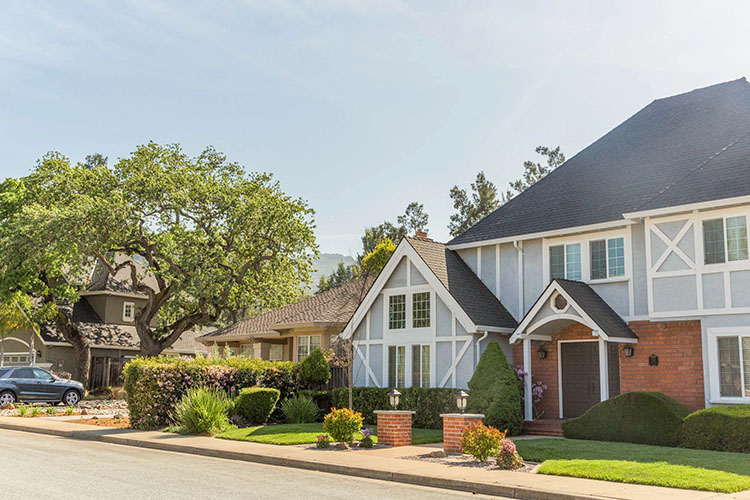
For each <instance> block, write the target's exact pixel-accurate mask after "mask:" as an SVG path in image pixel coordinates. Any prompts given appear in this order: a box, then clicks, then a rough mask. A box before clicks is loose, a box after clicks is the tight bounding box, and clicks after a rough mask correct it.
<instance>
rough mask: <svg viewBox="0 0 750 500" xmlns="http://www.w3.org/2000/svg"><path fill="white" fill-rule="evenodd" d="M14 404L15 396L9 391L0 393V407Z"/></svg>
mask: <svg viewBox="0 0 750 500" xmlns="http://www.w3.org/2000/svg"><path fill="white" fill-rule="evenodd" d="M15 402H16V395H15V394H13V393H12V392H10V391H4V392H0V406H5V405H9V404H13V403H15Z"/></svg>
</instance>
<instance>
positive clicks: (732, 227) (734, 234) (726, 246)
mask: <svg viewBox="0 0 750 500" xmlns="http://www.w3.org/2000/svg"><path fill="white" fill-rule="evenodd" d="M703 255H704V261H705V263H706V264H719V263H722V262H733V261H737V260H747V259H748V249H747V218H746V217H745V216H744V215H740V216H738V217H726V218H722V219H710V220H706V221H703Z"/></svg>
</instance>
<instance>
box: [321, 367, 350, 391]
mask: <svg viewBox="0 0 750 500" xmlns="http://www.w3.org/2000/svg"><path fill="white" fill-rule="evenodd" d="M348 381H349V374H348V368H347V367H346V366H332V367H331V380H329V381H328V383H327V384H326V385H325V387H324V388H323V389H324V390H326V391H330V390H332V389H338V388H339V387H348V386H349V382H348Z"/></svg>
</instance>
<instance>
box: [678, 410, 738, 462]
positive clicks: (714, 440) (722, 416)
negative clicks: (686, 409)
mask: <svg viewBox="0 0 750 500" xmlns="http://www.w3.org/2000/svg"><path fill="white" fill-rule="evenodd" d="M680 446H683V447H685V448H698V449H701V450H716V451H734V452H739V453H750V405H732V406H714V407H712V408H706V409H704V410H698V411H696V412H695V413H691V414H690V415H688V416H687V417H685V419H684V420H683V423H682V434H681V436H680Z"/></svg>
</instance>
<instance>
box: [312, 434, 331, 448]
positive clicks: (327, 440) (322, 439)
mask: <svg viewBox="0 0 750 500" xmlns="http://www.w3.org/2000/svg"><path fill="white" fill-rule="evenodd" d="M317 439H318V442H317V443H315V447H316V448H328V447H329V446H331V436H329V435H328V434H319V435H318V436H317Z"/></svg>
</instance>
